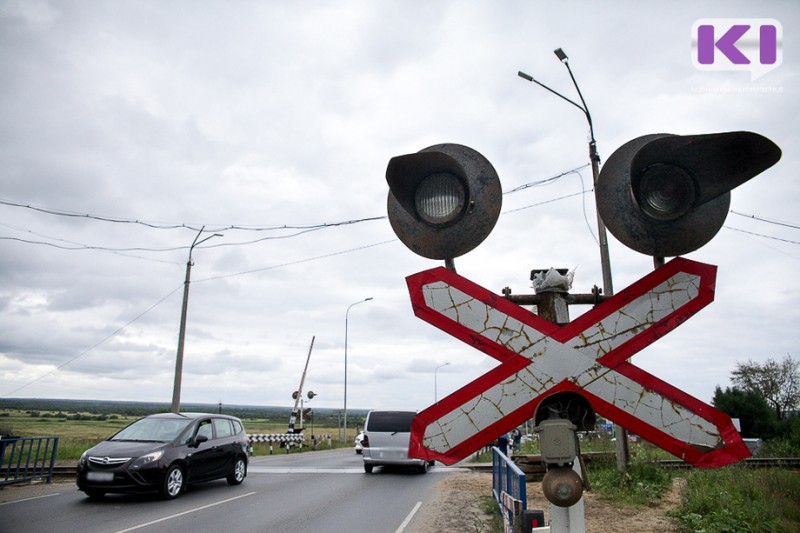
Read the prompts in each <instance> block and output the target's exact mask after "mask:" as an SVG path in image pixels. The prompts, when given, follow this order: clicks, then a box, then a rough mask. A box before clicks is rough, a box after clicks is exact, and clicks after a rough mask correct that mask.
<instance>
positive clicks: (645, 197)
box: [637, 163, 697, 220]
mask: <svg viewBox="0 0 800 533" xmlns="http://www.w3.org/2000/svg"><path fill="white" fill-rule="evenodd" d="M696 195H697V189H696V187H695V184H694V180H693V179H692V177H691V176H690V175H689V174H688V173H687V172H686V171H685V170H683V169H682V168H680V167H678V166H675V165H669V164H661V163H659V164H655V165H651V166H649V167H647V168H646V169H644V172H643V173H642V177H641V179H640V181H639V190H638V194H637V198H638V200H639V205H640V206H641V208H642V210H643V211H644V212H645V213H646V214H647V215H648V216H650V217H651V218H654V219H656V220H675V219H676V218H680V217H681V216H683V215H685V214H686V213H688V212H689V211H690V210H691V209H692V207H694V201H695V197H696Z"/></svg>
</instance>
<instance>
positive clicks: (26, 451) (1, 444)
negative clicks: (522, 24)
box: [0, 437, 58, 485]
mask: <svg viewBox="0 0 800 533" xmlns="http://www.w3.org/2000/svg"><path fill="white" fill-rule="evenodd" d="M57 451H58V437H26V438H11V439H0V485H7V484H10V483H17V482H20V481H31V480H34V479H45V480H46V481H47V482H48V483H51V482H52V481H53V466H54V465H55V462H56V452H57Z"/></svg>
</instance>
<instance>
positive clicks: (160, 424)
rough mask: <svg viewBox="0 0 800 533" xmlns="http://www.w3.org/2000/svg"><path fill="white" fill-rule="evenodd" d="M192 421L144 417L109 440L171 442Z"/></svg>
mask: <svg viewBox="0 0 800 533" xmlns="http://www.w3.org/2000/svg"><path fill="white" fill-rule="evenodd" d="M191 423H192V421H191V420H186V419H183V418H142V419H141V420H137V421H136V422H134V423H133V424H131V425H130V426H128V427H126V428H125V429H123V430H122V431H120V432H119V433H117V434H116V435H114V436H113V437H111V438H110V439H109V440H127V441H147V442H170V441H172V440H175V438H177V437H178V435H180V434H181V431H183V430H184V429H185V428H186V426H188V425H189V424H191Z"/></svg>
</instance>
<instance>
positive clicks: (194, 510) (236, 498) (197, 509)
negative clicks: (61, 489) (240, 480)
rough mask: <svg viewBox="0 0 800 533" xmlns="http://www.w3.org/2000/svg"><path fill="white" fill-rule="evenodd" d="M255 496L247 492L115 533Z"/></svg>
mask: <svg viewBox="0 0 800 533" xmlns="http://www.w3.org/2000/svg"><path fill="white" fill-rule="evenodd" d="M253 494H256V493H255V492H248V493H247V494H242V495H241V496H236V497H233V498H228V499H227V500H222V501H221V502H215V503H209V504H208V505H203V506H201V507H195V508H194V509H189V510H188V511H183V512H181V513H177V514H173V515H170V516H165V517H164V518H159V519H158V520H152V521H150V522H145V523H144V524H139V525H138V526H133V527H129V528H127V529H120V530H119V531H117V532H116V533H127V532H128V531H135V530H137V529H141V528H143V527H147V526H152V525H153V524H158V523H160V522H166V521H167V520H172V519H173V518H178V517H181V516H183V515H187V514H190V513H195V512H197V511H202V510H203V509H208V508H209V507H215V506H217V505H222V504H223V503H228V502H232V501H234V500H238V499H240V498H246V497H248V496H252V495H253Z"/></svg>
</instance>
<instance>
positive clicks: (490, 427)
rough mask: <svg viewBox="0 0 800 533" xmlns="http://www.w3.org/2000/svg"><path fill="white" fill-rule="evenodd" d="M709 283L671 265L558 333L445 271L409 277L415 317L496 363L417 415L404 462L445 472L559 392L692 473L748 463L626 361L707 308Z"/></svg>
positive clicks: (717, 414)
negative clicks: (582, 400) (417, 461)
mask: <svg viewBox="0 0 800 533" xmlns="http://www.w3.org/2000/svg"><path fill="white" fill-rule="evenodd" d="M715 278H716V267H714V266H712V265H706V264H703V263H697V262H693V261H689V260H687V259H683V258H676V259H673V260H672V261H670V262H669V263H667V265H665V266H664V267H661V268H659V269H658V270H655V271H653V272H651V273H650V274H648V275H647V276H645V277H644V278H642V279H641V280H639V281H637V282H636V283H634V284H633V285H631V286H630V287H628V288H627V289H625V290H623V291H622V292H620V293H618V294H617V295H615V296H613V297H612V298H610V299H609V300H606V301H605V302H603V303H602V304H600V305H598V306H597V307H595V308H594V309H592V310H591V311H589V312H587V313H585V314H584V315H582V316H581V317H579V318H578V319H576V320H574V321H572V322H570V323H569V324H567V325H565V326H558V325H556V324H554V323H552V322H549V321H547V320H544V319H542V318H540V317H539V316H537V315H536V314H534V313H532V312H530V311H528V310H526V309H524V308H522V307H520V306H518V305H516V304H514V303H512V302H510V301H508V300H506V299H504V298H502V297H501V296H498V295H496V294H493V293H491V292H490V291H488V290H486V289H484V288H482V287H480V286H478V285H476V284H475V283H473V282H471V281H469V280H468V279H466V278H463V277H461V276H459V275H458V274H456V273H455V272H451V271H449V270H447V269H444V268H435V269H432V270H427V271H424V272H420V273H418V274H414V275H412V276H409V277H408V278H407V283H408V287H409V291H410V293H411V301H412V306H413V308H414V312H415V314H416V315H417V316H418V317H419V318H421V319H423V320H425V321H426V322H429V323H430V324H432V325H434V326H436V327H438V328H439V329H442V330H443V331H445V332H447V333H449V334H450V335H452V336H454V337H456V338H458V339H460V340H462V341H464V342H466V343H468V344H470V345H471V346H474V347H475V348H477V349H479V350H481V351H483V352H484V353H486V354H487V355H490V356H491V357H494V358H495V359H497V360H498V361H500V363H501V364H500V365H499V366H497V367H495V368H494V369H493V370H491V371H489V372H487V373H486V374H484V375H483V376H481V377H479V378H478V379H476V380H475V381H473V382H472V383H470V384H468V385H466V386H465V387H463V388H462V389H460V390H458V391H456V392H454V393H453V394H451V395H450V396H448V397H447V398H444V399H442V400H440V401H439V402H438V403H437V404H435V405H433V406H431V407H429V408H427V409H425V410H424V411H422V412H421V413H419V414H418V415H417V416H416V418H415V419H414V422H413V424H412V428H411V445H410V449H409V455H411V456H413V457H419V458H422V459H428V460H438V461H441V462H443V463H445V464H452V463H454V462H457V461H459V460H461V459H463V458H465V457H467V456H468V455H469V454H471V453H473V452H475V451H477V450H478V449H480V448H481V447H482V446H484V445H485V444H486V443H487V442H490V441H492V440H493V439H494V438H495V437H496V436H497V435H500V434H503V433H505V432H508V431H510V430H511V429H513V428H514V427H517V426H518V425H520V424H521V423H522V422H524V421H525V420H527V419H529V418H530V417H531V414H532V413H533V412H534V411H535V409H536V407H537V406H538V405H539V403H540V402H542V400H544V399H545V398H546V397H547V396H549V395H551V394H554V393H558V392H564V391H570V392H575V393H578V394H580V395H582V396H584V397H586V398H587V399H588V400H589V401H590V402H591V404H592V406H593V407H594V408H595V409H596V411H597V412H599V413H600V414H602V415H603V416H605V417H606V418H608V419H610V420H612V421H614V422H616V423H618V424H620V425H622V426H624V427H626V428H627V429H629V430H630V431H632V432H634V433H636V434H637V435H639V436H641V437H643V438H645V439H647V440H649V441H650V442H652V443H653V444H656V445H658V446H660V447H661V448H663V449H664V450H666V451H668V452H670V453H672V454H673V455H676V456H677V457H679V458H681V459H683V460H685V461H687V462H689V463H691V464H693V465H696V466H700V467H719V466H723V465H725V464H729V463H732V462H735V461H738V460H740V459H743V458H745V457H748V456H749V455H750V452H749V451H748V449H747V446H746V445H745V444H744V442H743V441H742V439H741V437H740V436H739V434H738V433H737V431H736V429H735V428H734V426H733V424H732V423H731V420H730V418H729V417H728V416H727V415H726V414H724V413H722V412H721V411H718V410H716V409H714V408H713V407H711V406H709V405H706V404H704V403H703V402H701V401H700V400H697V399H695V398H693V397H691V396H689V395H688V394H686V393H684V392H682V391H680V390H679V389H677V388H675V387H673V386H672V385H669V384H668V383H665V382H664V381H661V380H660V379H658V378H656V377H655V376H652V375H650V374H648V373H647V372H645V371H643V370H642V369H640V368H638V367H636V366H634V365H633V364H631V363H629V362H628V361H627V360H628V359H629V358H630V357H631V356H633V355H634V354H635V353H636V352H638V351H639V350H641V349H643V348H644V347H646V346H647V345H649V344H650V343H652V342H654V341H655V340H656V339H658V338H660V337H662V336H663V335H665V334H666V333H668V332H669V331H671V330H672V329H673V328H675V327H677V326H678V325H680V324H681V323H682V322H684V321H685V320H687V319H688V318H689V317H691V316H692V315H693V314H694V313H696V312H697V311H699V310H700V309H702V308H703V307H705V306H706V305H708V304H709V303H711V301H712V300H713V296H714V283H715Z"/></svg>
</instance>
